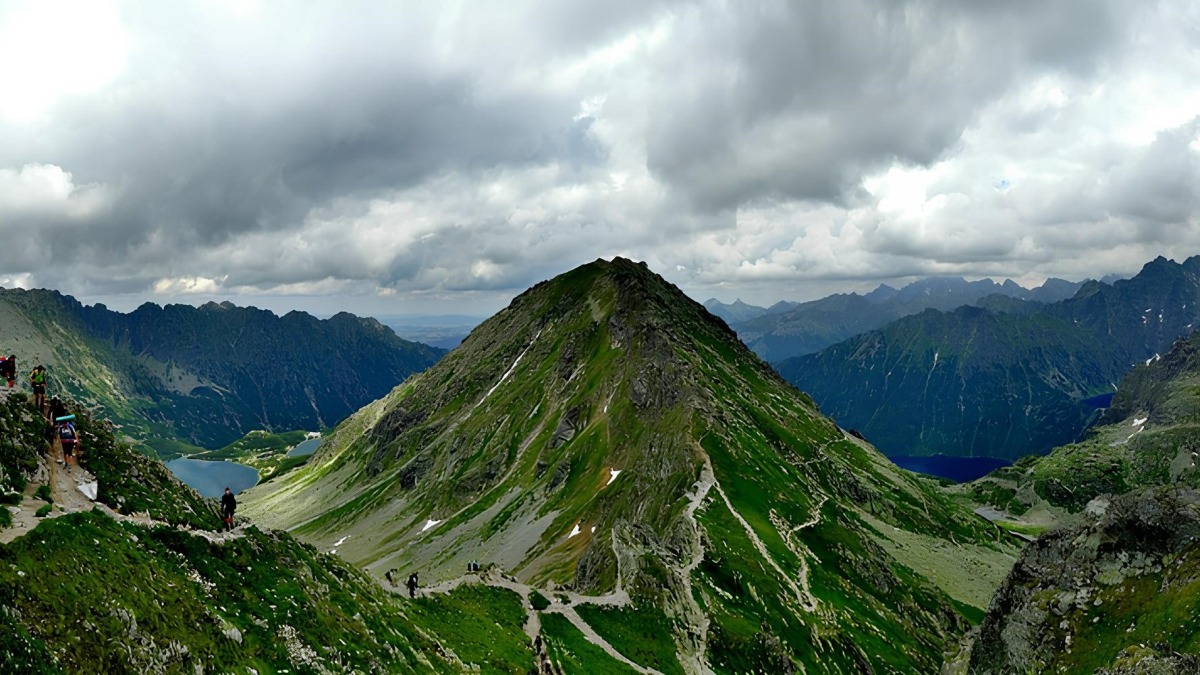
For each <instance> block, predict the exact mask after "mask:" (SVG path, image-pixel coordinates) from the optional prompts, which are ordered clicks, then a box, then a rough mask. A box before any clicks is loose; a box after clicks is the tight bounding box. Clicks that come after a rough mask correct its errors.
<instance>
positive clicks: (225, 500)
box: [221, 488, 237, 531]
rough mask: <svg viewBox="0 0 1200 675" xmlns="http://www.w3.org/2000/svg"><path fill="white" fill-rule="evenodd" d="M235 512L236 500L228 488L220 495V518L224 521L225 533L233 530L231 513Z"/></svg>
mask: <svg viewBox="0 0 1200 675" xmlns="http://www.w3.org/2000/svg"><path fill="white" fill-rule="evenodd" d="M235 510H237V498H235V497H234V496H233V492H232V491H231V490H230V489H229V488H225V494H223V495H221V518H222V520H224V521H225V529H226V531H229V530H232V529H233V512H234V511H235Z"/></svg>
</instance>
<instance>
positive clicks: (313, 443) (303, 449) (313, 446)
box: [287, 438, 321, 457]
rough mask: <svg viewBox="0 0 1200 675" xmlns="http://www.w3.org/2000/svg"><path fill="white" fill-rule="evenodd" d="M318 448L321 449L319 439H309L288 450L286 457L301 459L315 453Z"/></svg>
mask: <svg viewBox="0 0 1200 675" xmlns="http://www.w3.org/2000/svg"><path fill="white" fill-rule="evenodd" d="M319 447H321V439H319V438H310V439H308V440H307V441H304V442H303V443H301V444H299V445H297V446H296V447H294V448H292V449H291V450H288V454H287V456H288V457H303V456H305V455H311V454H313V453H314V452H316V451H317V448H319Z"/></svg>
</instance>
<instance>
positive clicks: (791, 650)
mask: <svg viewBox="0 0 1200 675" xmlns="http://www.w3.org/2000/svg"><path fill="white" fill-rule="evenodd" d="M247 501H249V502H250V504H249V506H247V507H246V508H247V509H249V510H250V511H251V512H252V513H254V514H255V517H256V518H259V519H261V520H263V521H265V522H272V523H274V524H277V525H284V526H289V527H292V528H294V531H295V532H296V533H297V534H299V535H300V536H301V537H304V538H307V539H308V540H309V541H311V542H314V543H321V542H333V541H337V540H341V541H342V542H344V544H343V545H342V546H340V547H339V550H338V552H339V554H341V555H344V556H346V557H347V558H349V559H351V560H352V561H355V562H358V563H360V564H364V565H365V566H366V567H367V569H368V570H370V571H372V572H373V573H375V574H377V575H383V574H384V572H386V571H388V570H390V569H393V568H397V569H400V570H401V571H409V570H419V571H420V573H421V575H422V579H433V580H436V579H439V578H440V579H446V580H449V579H451V578H453V577H456V576H458V575H460V574H461V573H462V571H463V570H465V569H467V565H468V563H472V562H476V561H479V562H483V563H484V564H485V565H486V564H495V565H496V566H498V567H499V568H501V569H502V570H504V571H505V572H507V573H509V574H511V575H513V576H515V577H516V578H517V579H518V580H520V581H521V582H523V583H528V584H530V585H532V586H536V587H539V588H542V589H543V590H544V591H545V592H547V593H553V591H555V590H558V589H563V588H567V589H571V590H574V591H576V592H579V593H584V594H591V595H593V596H594V595H596V594H603V597H604V598H606V600H605V602H609V603H615V604H616V605H618V606H620V607H624V609H611V610H605V611H597V612H591V611H590V610H588V609H585V608H581V609H580V614H581V615H583V616H584V617H585V618H588V617H590V618H589V619H588V620H589V621H590V622H592V623H593V627H595V628H596V629H597V630H598V631H600V632H602V633H603V632H604V630H606V628H605V627H606V626H607V627H611V626H615V625H618V624H620V625H640V626H643V627H644V628H645V632H646V633H647V636H648V637H646V639H652V638H651V637H650V636H651V635H653V636H656V637H654V638H653V639H660V640H664V641H665V645H666V651H667V652H668V653H674V654H675V655H676V658H677V659H678V663H677V664H675V665H674V666H673V667H672V666H671V665H670V664H666V663H658V662H655V663H651V662H643V663H642V665H645V666H648V667H652V668H655V669H656V670H660V671H662V672H669V671H676V672H677V671H678V670H679V669H680V668H681V667H682V669H683V670H684V671H686V672H702V671H704V670H705V669H709V668H714V667H717V666H718V665H719V666H720V669H722V670H728V669H735V670H738V671H754V670H759V671H763V672H786V671H788V670H789V669H791V668H794V667H795V664H805V666H806V667H807V668H808V669H809V671H810V672H816V671H818V670H825V671H832V672H845V671H851V670H855V669H863V668H875V669H876V670H886V669H888V668H892V669H895V668H900V669H901V670H905V671H909V672H929V671H931V670H936V668H937V666H938V664H939V663H940V659H941V651H942V649H943V648H944V647H945V646H946V643H947V641H948V640H949V639H950V636H951V635H953V634H954V633H955V632H956V631H958V630H960V629H961V628H962V627H963V625H964V624H963V623H962V619H961V617H960V616H959V615H958V614H957V613H956V612H955V610H953V609H952V607H953V604H952V602H951V600H950V596H948V595H947V592H949V593H950V594H951V595H952V596H953V597H954V599H955V600H957V601H959V602H961V603H964V604H965V605H974V606H976V607H980V608H982V607H984V606H985V605H986V602H987V593H988V591H989V590H990V588H988V583H984V584H982V585H981V584H978V583H976V584H975V585H974V588H972V587H971V584H969V583H963V584H962V585H960V586H957V585H956V586H955V587H953V588H950V589H949V591H943V590H938V589H937V588H936V587H935V586H934V585H933V584H932V583H930V582H928V581H923V580H920V581H919V580H918V577H917V576H916V575H915V574H914V572H913V571H912V568H913V566H914V565H916V564H917V561H916V559H914V558H911V556H912V555H913V553H914V551H913V549H912V548H910V547H908V544H904V545H899V544H898V542H900V541H901V539H900V538H899V537H900V536H901V535H900V534H899V533H904V536H905V537H913V539H909V540H908V541H909V542H910V543H911V542H913V541H921V542H924V543H923V544H922V546H923V547H934V546H936V544H935V542H940V541H943V540H949V539H951V538H953V539H954V540H955V541H957V542H959V543H962V542H975V543H976V544H978V546H977V547H975V548H972V549H971V550H972V551H973V553H972V555H981V556H983V557H987V558H994V560H991V561H990V562H988V563H987V564H986V565H983V567H986V568H991V569H995V570H996V573H995V574H994V576H997V578H995V579H994V580H992V582H990V583H993V584H995V583H999V578H998V577H999V574H1001V573H1002V570H1003V569H1004V563H1003V561H1005V560H1009V559H1010V558H1009V557H1008V556H1009V551H1008V550H1007V549H1006V548H1005V546H1004V545H1003V544H1001V543H998V542H997V541H996V534H995V530H994V529H993V528H992V527H991V526H990V525H988V524H987V523H985V522H984V521H982V520H980V519H978V518H977V517H975V516H974V514H970V513H969V512H966V511H963V510H960V509H959V508H958V507H956V506H953V505H951V504H950V503H949V502H947V501H945V500H944V498H942V497H940V496H939V493H938V492H937V491H936V490H935V489H934V487H933V484H932V483H931V482H928V481H924V480H921V479H918V478H915V477H913V476H912V475H911V474H907V473H904V472H901V471H899V470H898V469H896V468H895V467H894V466H893V465H891V464H890V463H888V462H887V460H885V459H884V458H883V457H882V456H880V455H879V454H878V453H877V452H876V451H875V450H874V449H873V448H871V447H870V446H869V445H866V444H865V443H863V442H862V441H860V440H858V439H856V438H854V437H851V436H849V435H848V434H846V433H844V432H843V431H842V430H841V429H839V428H838V427H837V426H836V425H835V424H833V423H832V422H831V421H830V420H828V419H827V418H825V417H824V416H822V415H821V414H820V413H819V411H817V410H816V408H815V407H814V406H813V404H812V402H811V400H810V399H808V397H806V396H805V395H803V394H801V393H799V392H798V391H796V390H795V389H794V388H793V387H791V386H790V385H788V384H787V383H785V382H784V381H783V380H782V379H781V378H780V377H779V376H778V375H777V374H776V373H775V372H774V371H773V370H771V369H770V367H768V366H767V364H766V363H764V362H763V361H762V360H760V359H759V358H758V357H756V356H755V355H754V354H753V353H751V352H750V351H748V350H747V349H746V348H745V347H744V346H743V345H742V344H741V342H739V341H738V339H737V336H736V335H734V333H733V332H732V331H731V330H730V329H729V328H728V327H727V326H726V325H725V323H724V322H723V321H721V320H720V319H717V318H716V317H713V316H712V315H711V314H709V313H708V312H706V311H705V310H704V308H703V307H702V306H701V305H699V304H698V303H696V302H694V301H693V300H691V299H690V298H688V297H687V296H686V295H684V294H683V293H682V292H681V291H680V290H679V289H678V288H676V287H674V286H672V285H671V284H669V283H667V282H666V281H665V280H663V279H662V277H660V276H658V275H657V274H654V273H653V272H651V271H650V270H649V269H648V268H647V267H646V266H645V264H644V263H634V262H631V261H629V260H624V259H621V258H616V259H614V260H612V261H611V262H607V261H603V260H598V261H595V262H593V263H590V264H587V265H584V266H582V267H579V268H577V269H575V270H572V271H570V272H567V273H565V274H563V275H561V276H559V277H556V278H554V279H551V280H549V281H545V282H542V283H539V284H538V285H536V286H534V287H533V288H531V289H529V290H528V291H526V292H525V293H523V294H521V295H520V296H518V297H517V298H516V299H514V300H513V301H512V303H511V304H510V305H509V306H508V307H507V308H505V309H504V310H502V311H501V312H499V313H498V314H496V315H495V316H493V317H492V318H491V319H489V320H488V321H486V322H484V323H483V324H482V325H480V326H479V327H478V328H476V329H475V330H474V331H473V332H472V333H471V335H470V336H469V337H468V338H467V339H466V340H465V341H464V342H463V343H462V345H461V346H460V347H459V348H457V349H455V350H454V351H453V352H451V353H450V354H449V355H447V356H446V357H445V358H444V359H443V360H442V361H440V362H439V363H438V364H437V365H435V366H434V367H432V368H431V369H429V370H428V371H426V372H425V373H422V374H421V375H418V376H415V377H413V378H411V379H410V380H408V381H407V382H405V383H404V384H403V385H401V386H400V387H398V388H397V389H396V390H395V391H393V392H392V393H391V394H390V395H389V396H388V397H386V398H385V399H383V400H381V401H378V402H376V403H374V404H372V405H370V406H368V407H367V408H365V409H364V410H362V411H360V412H359V413H358V414H357V415H355V416H353V417H352V418H351V419H350V420H348V421H347V422H345V423H344V424H342V425H341V426H340V427H339V428H338V429H337V430H336V431H335V432H334V433H333V434H332V435H331V436H330V437H329V438H328V439H327V440H326V443H325V445H324V446H322V450H320V451H319V452H318V455H317V456H316V457H314V459H313V460H312V462H310V464H309V465H308V466H307V467H305V469H303V470H302V471H300V472H298V473H296V474H294V475H292V476H290V477H289V478H288V479H286V480H285V481H284V482H283V483H281V484H279V485H267V486H264V487H262V488H259V489H258V490H257V494H251V495H250V496H249V497H248V498H247ZM883 532H888V533H890V534H887V535H884V534H883ZM951 550H956V549H954V547H946V549H945V551H946V552H943V553H939V554H938V555H951V556H953V555H959V553H958V552H955V553H949V552H948V551H951ZM957 550H958V551H961V550H965V549H957ZM997 560H998V561H1001V562H1000V563H999V564H998V565H993V563H995V561H997ZM946 562H947V565H948V566H949V567H950V568H952V569H954V570H965V569H978V567H970V566H968V565H966V564H963V563H964V561H963V560H955V561H953V562H950V561H946ZM954 574H957V572H952V573H951V576H953V575H954ZM626 598H628V600H626ZM579 602H583V601H582V600H576V603H579ZM635 608H636V609H635ZM664 628H668V630H663V629H664ZM879 635H887V636H888V640H887V641H886V642H882V641H880V640H879V639H878V636H879ZM610 639H615V638H610ZM818 664H820V666H819V667H816V666H817V665H818Z"/></svg>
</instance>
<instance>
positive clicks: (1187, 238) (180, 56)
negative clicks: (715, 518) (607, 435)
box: [0, 0, 1200, 313]
mask: <svg viewBox="0 0 1200 675" xmlns="http://www.w3.org/2000/svg"><path fill="white" fill-rule="evenodd" d="M1198 27H1200V12H1198V10H1196V9H1195V8H1194V7H1192V6H1190V5H1189V4H1188V3H1184V2H1154V3H1147V2H1133V1H1131V0H1130V1H1121V0H1111V1H1110V0H1105V1H1103V2H1093V1H1084V0H1076V1H1069V2H1058V3H1040V2H1033V1H1032V0H1030V1H1027V2H1007V3H989V2H970V3H962V2H937V1H934V0H924V1H922V0H912V1H909V2H885V1H883V0H874V1H870V0H839V1H837V2H833V1H829V2H801V3H797V2H784V1H782V0H780V1H769V0H762V1H758V2H744V3H726V2H716V1H705V0H696V1H692V2H686V1H674V2H633V1H629V2H625V1H622V2H610V3H518V2H512V3H480V4H474V5H472V4H458V3H432V4H431V3H402V4H396V3H372V2H358V3H338V4H318V3H306V4H302V5H295V6H286V5H284V6H280V5H275V4H267V3H256V2H238V3H211V2H205V3H200V2H179V3H137V4H135V3H126V2H119V1H115V0H114V1H113V2H90V3H70V2H63V3H56V2H47V3H37V4H36V5H30V4H10V3H6V2H3V0H0V59H3V60H4V61H5V62H6V63H21V64H22V68H19V69H6V72H5V73H4V74H0V92H2V93H0V237H3V239H4V241H5V245H4V246H3V247H0V285H45V286H51V287H57V288H60V289H62V290H63V291H65V292H71V293H76V294H80V295H82V296H83V297H84V299H85V300H86V299H89V298H93V299H98V298H106V297H119V296H128V298H129V299H130V301H129V304H137V302H140V300H141V299H143V298H151V299H155V300H158V301H163V300H171V299H176V300H184V301H187V300H188V299H201V298H203V299H207V298H209V297H231V298H232V299H234V300H235V301H237V300H238V297H247V298H249V297H254V298H262V297H271V296H276V297H278V298H279V300H278V306H280V307H286V306H288V302H289V300H288V299H289V298H293V299H301V298H303V299H305V302H309V303H310V306H312V303H313V302H315V303H316V304H317V305H320V302H319V301H314V300H312V298H318V299H319V298H328V300H327V306H328V307H330V308H339V307H342V306H346V303H347V302H349V301H348V300H347V298H356V300H355V301H354V302H350V304H351V305H355V306H356V307H359V308H370V307H377V308H379V309H378V311H390V312H391V313H396V312H400V311H406V309H407V306H406V305H405V303H413V306H414V307H416V306H417V305H420V306H419V308H418V309H420V310H423V311H424V310H429V309H430V308H431V306H433V305H435V304H436V303H445V302H452V303H453V302H457V303H460V304H462V305H464V307H466V308H467V309H473V308H478V309H480V310H490V309H494V308H495V306H497V305H498V304H499V303H502V302H503V301H504V299H506V298H507V297H510V296H511V295H512V294H514V293H516V292H519V291H520V290H522V289H523V288H524V287H525V286H527V285H529V284H531V283H533V282H536V281H537V280H539V279H541V278H545V277H547V276H550V275H553V274H555V273H558V272H561V271H564V270H566V269H569V268H570V267H571V266H574V265H577V264H579V263H582V262H586V261H588V260H592V259H595V258H597V257H609V256H612V255H625V256H629V257H633V258H637V259H644V260H647V261H648V262H649V263H650V264H651V265H652V266H654V267H655V269H657V270H659V271H661V272H663V273H664V274H665V275H666V276H668V278H670V279H672V280H674V281H676V282H678V283H680V284H681V285H683V286H684V287H685V288H686V289H688V290H689V291H691V292H693V293H694V294H696V295H699V296H707V295H710V294H715V295H718V296H720V297H723V298H724V299H732V298H733V297H736V296H738V295H742V296H745V297H746V298H747V299H750V300H757V301H760V302H770V301H774V300H776V299H781V298H793V299H794V298H803V297H813V296H816V295H820V294H823V293H827V292H831V291H834V290H843V289H845V288H849V287H854V288H864V287H869V286H870V285H873V284H875V283H878V282H880V281H889V282H892V283H899V282H903V281H904V280H905V279H908V278H911V277H914V276H920V275H927V274H962V275H965V276H969V277H979V276H1006V277H1012V278H1016V279H1017V280H1019V281H1023V282H1027V283H1037V282H1039V281H1040V280H1041V279H1042V278H1045V277H1046V276H1062V277H1067V278H1082V277H1085V276H1101V275H1103V274H1106V273H1108V272H1113V271H1117V272H1129V271H1133V269H1136V267H1135V266H1136V265H1139V264H1140V263H1141V262H1143V261H1144V260H1148V259H1150V258H1153V257H1154V256H1156V255H1159V254H1164V255H1168V256H1173V257H1177V258H1178V257H1184V256H1187V255H1191V254H1193V253H1198V252H1200V219H1198V216H1197V213H1198V212H1200V210H1198V208H1200V194H1198V192H1197V187H1196V186H1197V185H1200V169H1198V163H1200V137H1198V133H1200V122H1198V121H1197V120H1200V86H1198V85H1197V82H1200V64H1198V63H1197V59H1196V58H1195V51H1194V45H1195V37H1196V35H1197V31H1198ZM6 50H7V51H6ZM356 303H357V304H356ZM364 311H365V310H364Z"/></svg>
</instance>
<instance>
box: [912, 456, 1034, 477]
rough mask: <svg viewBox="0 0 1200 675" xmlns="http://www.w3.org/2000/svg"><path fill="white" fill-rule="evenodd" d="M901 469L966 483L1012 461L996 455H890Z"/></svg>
mask: <svg viewBox="0 0 1200 675" xmlns="http://www.w3.org/2000/svg"><path fill="white" fill-rule="evenodd" d="M888 459H890V460H892V461H893V462H895V463H896V466H898V467H900V468H901V469H908V470H909V471H913V472H916V473H924V474H929V475H930V476H937V477H939V478H949V479H950V480H952V481H954V482H956V483H965V482H967V481H969V480H975V479H976V478H980V477H983V476H986V475H987V474H989V473H991V472H992V471H995V470H996V469H999V468H1000V467H1002V466H1008V465H1009V464H1012V462H1008V461H1005V460H1003V459H996V458H995V457H951V456H949V455H933V456H932V457H904V456H898V457H888Z"/></svg>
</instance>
